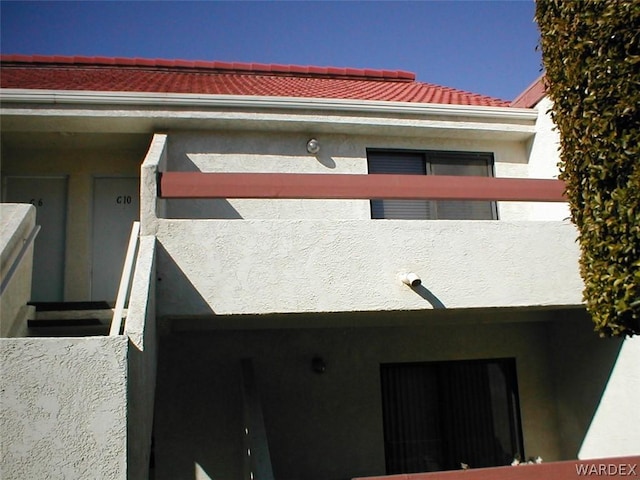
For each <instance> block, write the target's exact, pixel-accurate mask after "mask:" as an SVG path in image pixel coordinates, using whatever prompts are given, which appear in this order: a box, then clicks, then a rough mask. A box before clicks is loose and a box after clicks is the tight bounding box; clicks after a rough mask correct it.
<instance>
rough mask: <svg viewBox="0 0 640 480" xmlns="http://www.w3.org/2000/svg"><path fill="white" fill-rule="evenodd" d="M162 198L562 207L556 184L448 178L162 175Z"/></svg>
mask: <svg viewBox="0 0 640 480" xmlns="http://www.w3.org/2000/svg"><path fill="white" fill-rule="evenodd" d="M158 185H159V192H160V197H162V198H176V199H178V198H295V199H308V198H315V199H396V200H397V199H416V200H490V201H522V202H566V201H567V198H566V197H565V195H564V190H565V184H564V182H562V181H561V180H557V179H537V178H536V179H534V178H499V177H480V176H452V175H391V174H372V175H364V174H317V173H313V174H309V173H204V172H163V173H161V174H160V178H159V181H158Z"/></svg>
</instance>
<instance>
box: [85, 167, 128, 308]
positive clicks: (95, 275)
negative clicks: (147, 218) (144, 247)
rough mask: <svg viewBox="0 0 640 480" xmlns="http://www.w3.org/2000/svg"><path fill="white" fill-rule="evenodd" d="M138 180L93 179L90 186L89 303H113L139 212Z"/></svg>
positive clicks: (119, 178) (120, 178)
mask: <svg viewBox="0 0 640 480" xmlns="http://www.w3.org/2000/svg"><path fill="white" fill-rule="evenodd" d="M139 184H140V180H139V179H138V178H122V177H118V178H107V177H105V178H96V179H95V180H94V184H93V240H92V241H93V246H92V250H93V251H92V263H91V300H94V301H102V300H104V301H107V302H111V303H113V302H114V301H115V299H116V296H117V293H118V285H119V283H120V275H121V274H122V267H123V266H124V257H125V255H126V253H127V245H128V243H129V236H130V234H131V226H132V224H133V222H135V221H137V220H138V218H139V212H140V194H139Z"/></svg>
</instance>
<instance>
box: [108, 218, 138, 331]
mask: <svg viewBox="0 0 640 480" xmlns="http://www.w3.org/2000/svg"><path fill="white" fill-rule="evenodd" d="M139 233H140V222H133V226H132V227H131V236H130V237H129V246H128V247H127V255H126V256H125V259H124V267H123V269H122V275H121V277H120V286H119V288H118V296H117V297H116V305H115V307H114V309H113V317H112V319H111V328H110V329H109V335H120V330H121V329H122V313H123V311H124V305H125V303H126V301H127V297H128V295H129V284H130V283H131V274H132V272H133V266H134V265H133V264H134V262H135V259H136V250H137V248H138V241H139Z"/></svg>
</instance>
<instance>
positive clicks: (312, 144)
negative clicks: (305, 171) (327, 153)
mask: <svg viewBox="0 0 640 480" xmlns="http://www.w3.org/2000/svg"><path fill="white" fill-rule="evenodd" d="M319 151H320V142H318V140H317V139H315V138H312V139H310V140H309V141H308V142H307V152H309V153H310V154H311V155H315V154H316V153H318V152H319Z"/></svg>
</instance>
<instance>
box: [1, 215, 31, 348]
mask: <svg viewBox="0 0 640 480" xmlns="http://www.w3.org/2000/svg"><path fill="white" fill-rule="evenodd" d="M35 213H36V212H35V208H34V207H33V206H32V205H19V204H1V205H0V226H1V228H0V252H1V256H2V259H1V273H0V279H1V280H2V291H1V292H0V337H14V336H17V337H19V336H24V334H25V333H26V329H27V316H28V314H29V313H30V308H29V307H28V306H27V302H28V301H29V300H30V296H31V278H32V267H33V243H32V240H33V238H32V236H33V235H34V234H35V233H36V231H34V228H35V218H36V214H35ZM30 242H31V243H30Z"/></svg>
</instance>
